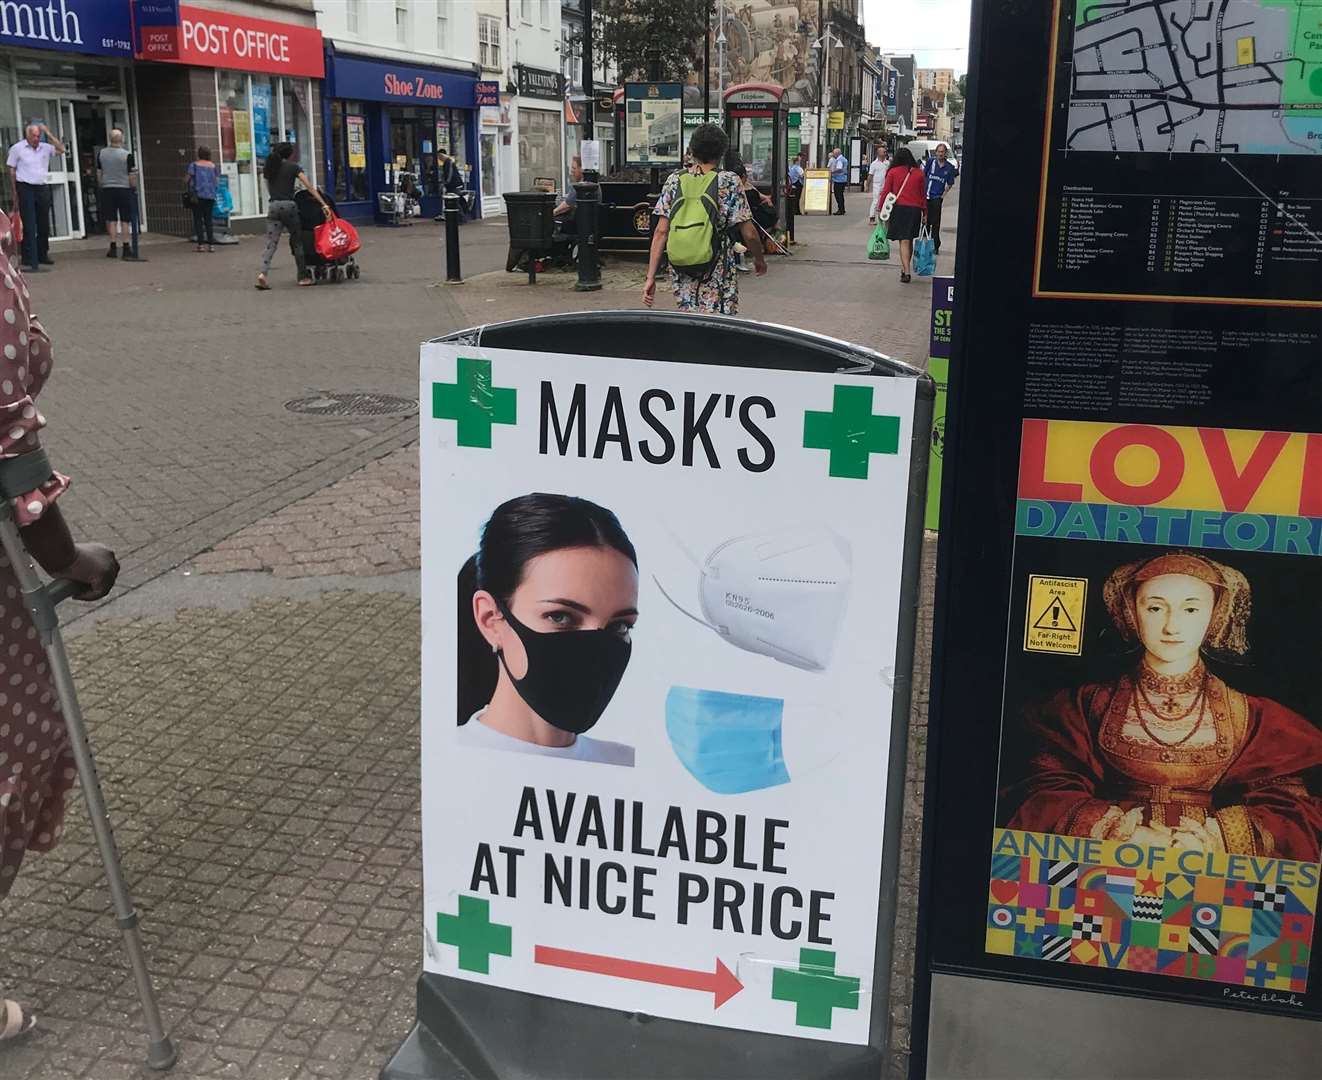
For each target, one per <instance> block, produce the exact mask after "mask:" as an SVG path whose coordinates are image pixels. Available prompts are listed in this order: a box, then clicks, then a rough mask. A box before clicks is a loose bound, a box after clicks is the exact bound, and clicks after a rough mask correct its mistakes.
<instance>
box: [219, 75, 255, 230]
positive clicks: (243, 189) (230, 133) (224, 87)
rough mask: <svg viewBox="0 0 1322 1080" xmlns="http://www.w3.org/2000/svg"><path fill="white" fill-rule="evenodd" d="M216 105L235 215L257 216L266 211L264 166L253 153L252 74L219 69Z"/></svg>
mask: <svg viewBox="0 0 1322 1080" xmlns="http://www.w3.org/2000/svg"><path fill="white" fill-rule="evenodd" d="M216 107H217V111H218V113H219V119H220V171H221V174H222V175H223V176H224V177H225V178H226V180H227V181H228V183H229V189H230V197H231V198H232V199H233V200H234V215H235V217H256V216H257V215H258V214H260V213H261V212H262V210H261V206H262V203H261V201H260V199H261V196H259V195H258V193H257V180H258V178H259V177H260V176H261V168H260V166H258V165H257V164H256V162H255V160H254V155H253V142H252V112H251V111H250V109H249V102H248V76H247V75H245V74H244V73H243V72H241V71H217V72H216Z"/></svg>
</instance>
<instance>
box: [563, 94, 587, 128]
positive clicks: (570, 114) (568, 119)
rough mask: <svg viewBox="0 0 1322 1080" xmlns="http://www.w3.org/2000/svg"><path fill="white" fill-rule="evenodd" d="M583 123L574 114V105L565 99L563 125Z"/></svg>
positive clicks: (576, 114)
mask: <svg viewBox="0 0 1322 1080" xmlns="http://www.w3.org/2000/svg"><path fill="white" fill-rule="evenodd" d="M582 122H583V121H582V120H580V119H579V118H578V113H576V112H574V103H573V102H572V101H570V100H569V99H568V98H566V99H565V123H566V124H581V123H582Z"/></svg>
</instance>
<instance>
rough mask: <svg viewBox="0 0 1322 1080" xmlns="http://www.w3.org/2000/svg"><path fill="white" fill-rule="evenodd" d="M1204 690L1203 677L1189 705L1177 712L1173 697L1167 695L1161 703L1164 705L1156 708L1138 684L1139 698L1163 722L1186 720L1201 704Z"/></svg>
mask: <svg viewBox="0 0 1322 1080" xmlns="http://www.w3.org/2000/svg"><path fill="white" fill-rule="evenodd" d="M1206 692H1207V682H1206V679H1205V678H1204V680H1203V683H1202V685H1200V686H1199V687H1198V693H1197V694H1195V695H1194V699H1193V701H1192V702H1190V703H1189V707H1188V708H1187V709H1185V710H1184V711H1183V712H1178V711H1177V710H1178V709H1179V707H1180V705H1179V702H1178V701H1176V700H1175V699H1174V698H1173V697H1168V698H1167V699H1166V701H1165V702H1164V703H1163V704H1164V707H1163V708H1158V707H1157V705H1155V704H1154V703H1153V701H1152V699H1151V698H1150V697H1148V692H1147V690H1145V689H1144V688H1143V683H1142V682H1141V681H1140V682H1139V684H1138V697H1139V700H1140V701H1142V702H1143V704H1144V705H1146V706H1147V707H1148V711H1149V712H1151V713H1152V714H1153V716H1154V717H1155V718H1156V719H1158V720H1160V721H1161V722H1162V723H1165V724H1178V723H1180V722H1181V721H1184V720H1187V719H1188V718H1189V717H1190V716H1192V715H1193V711H1194V710H1195V709H1197V708H1198V707H1199V706H1200V705H1201V704H1202V701H1203V697H1204V695H1205V694H1206Z"/></svg>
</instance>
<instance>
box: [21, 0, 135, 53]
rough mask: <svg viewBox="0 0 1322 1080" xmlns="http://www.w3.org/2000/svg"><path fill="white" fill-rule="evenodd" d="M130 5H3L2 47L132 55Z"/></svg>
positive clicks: (59, 1) (89, 1) (97, 0)
mask: <svg viewBox="0 0 1322 1080" xmlns="http://www.w3.org/2000/svg"><path fill="white" fill-rule="evenodd" d="M129 12H130V9H129V5H128V4H126V3H116V2H112V0H47V3H46V4H44V5H43V4H40V3H26V4H24V3H15V2H14V0H6V2H4V3H0V45H18V46H22V47H24V48H29V49H56V50H59V51H60V52H78V53H99V54H101V55H103V56H132V55H133V22H132V19H131V17H130V14H129Z"/></svg>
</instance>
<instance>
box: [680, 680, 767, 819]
mask: <svg viewBox="0 0 1322 1080" xmlns="http://www.w3.org/2000/svg"><path fill="white" fill-rule="evenodd" d="M784 712H785V702H784V701H782V700H781V699H780V698H767V697H756V696H754V695H752V694H728V693H725V692H724V691H722V690H695V689H692V688H691V687H687V686H672V687H671V688H670V692H669V693H668V694H667V695H666V733H667V734H668V735H669V736H670V745H671V746H672V747H673V748H674V750H675V756H676V757H678V758H679V760H680V761H681V762H683V764H684V767H685V768H686V769H688V771H689V772H691V773H692V774H693V778H694V779H695V780H697V781H698V783H700V784H701V785H702V786H703V787H705V788H706V789H707V790H708V791H714V792H716V793H717V794H718V795H738V794H740V793H741V792H745V791H759V790H761V789H762V788H769V787H775V786H776V785H777V784H788V783H789V779H790V774H789V770H788V769H786V768H785V758H784V754H783V751H782V749H781V739H780V727H781V719H782V717H783V716H784Z"/></svg>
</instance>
